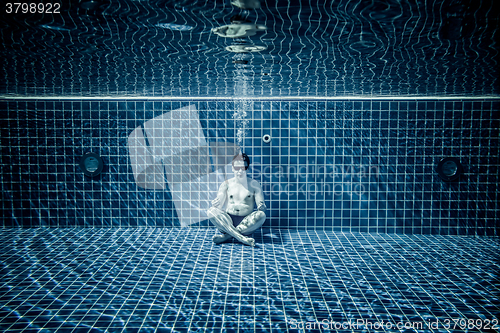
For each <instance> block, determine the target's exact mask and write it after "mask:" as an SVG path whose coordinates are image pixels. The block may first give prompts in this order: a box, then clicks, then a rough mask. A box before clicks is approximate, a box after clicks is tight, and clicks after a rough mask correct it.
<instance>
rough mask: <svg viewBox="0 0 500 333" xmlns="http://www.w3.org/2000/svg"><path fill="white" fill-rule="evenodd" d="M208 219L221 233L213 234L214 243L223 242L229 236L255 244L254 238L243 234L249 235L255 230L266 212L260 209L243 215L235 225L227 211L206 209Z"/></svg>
mask: <svg viewBox="0 0 500 333" xmlns="http://www.w3.org/2000/svg"><path fill="white" fill-rule="evenodd" d="M208 214H209V216H210V221H212V223H213V224H214V225H215V226H216V227H217V228H218V229H219V231H221V232H222V235H215V236H214V237H213V241H214V243H216V244H219V243H222V242H225V241H227V240H229V239H231V237H234V238H236V239H237V240H239V241H240V242H242V243H243V244H247V245H250V246H255V240H254V239H253V238H250V237H245V236H244V235H250V234H252V233H253V232H254V231H255V230H257V229H259V228H260V227H261V226H262V224H263V223H264V221H265V220H266V214H265V213H264V212H262V211H260V210H258V211H255V212H253V213H251V214H250V215H247V216H245V218H244V219H243V220H242V221H241V223H240V224H238V225H237V226H236V227H235V226H234V225H233V220H232V218H231V216H229V214H228V213H225V212H223V211H221V210H220V209H217V208H213V207H212V208H210V209H209V210H208Z"/></svg>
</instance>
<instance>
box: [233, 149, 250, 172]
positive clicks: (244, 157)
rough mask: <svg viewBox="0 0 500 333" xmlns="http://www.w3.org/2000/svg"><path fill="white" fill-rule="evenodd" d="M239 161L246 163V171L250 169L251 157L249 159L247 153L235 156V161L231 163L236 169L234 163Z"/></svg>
mask: <svg viewBox="0 0 500 333" xmlns="http://www.w3.org/2000/svg"><path fill="white" fill-rule="evenodd" d="M238 160H242V161H243V162H244V163H245V171H246V170H248V168H249V167H250V157H248V155H247V154H245V153H241V154H238V155H236V156H234V158H233V161H232V162H231V164H232V165H233V167H234V161H238Z"/></svg>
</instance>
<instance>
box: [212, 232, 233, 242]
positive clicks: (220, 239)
mask: <svg viewBox="0 0 500 333" xmlns="http://www.w3.org/2000/svg"><path fill="white" fill-rule="evenodd" d="M229 239H231V235H228V234H223V235H220V234H215V235H214V237H212V240H213V241H214V243H215V244H220V243H223V242H225V241H227V240H229Z"/></svg>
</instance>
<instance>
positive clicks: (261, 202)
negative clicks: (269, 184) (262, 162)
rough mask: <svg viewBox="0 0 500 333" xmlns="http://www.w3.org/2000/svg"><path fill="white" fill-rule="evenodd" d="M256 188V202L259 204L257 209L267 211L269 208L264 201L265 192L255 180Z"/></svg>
mask: <svg viewBox="0 0 500 333" xmlns="http://www.w3.org/2000/svg"><path fill="white" fill-rule="evenodd" d="M254 189H255V204H256V205H257V210H260V211H265V210H266V209H267V207H266V203H265V202H264V193H263V191H262V187H261V186H260V184H259V182H258V181H256V180H254Z"/></svg>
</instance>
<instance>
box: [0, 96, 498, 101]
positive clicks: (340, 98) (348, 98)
mask: <svg viewBox="0 0 500 333" xmlns="http://www.w3.org/2000/svg"><path fill="white" fill-rule="evenodd" d="M242 98H243V99H245V100H301V101H324V100H332V101H351V100H384V101H385V100H457V99H462V100H484V99H489V100H491V99H494V100H500V96H497V95H493V96H488V95H486V96H412V95H408V96H337V97H335V96H332V97H330V96H276V97H260V96H244V97H242V96H233V97H228V96H221V97H203V96H193V97H179V96H161V97H160V96H159V97H150V96H5V95H0V100H2V99H3V100H146V101H164V100H173V101H193V100H214V101H217V100H229V101H232V100H238V99H242Z"/></svg>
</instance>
